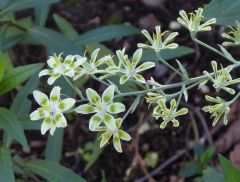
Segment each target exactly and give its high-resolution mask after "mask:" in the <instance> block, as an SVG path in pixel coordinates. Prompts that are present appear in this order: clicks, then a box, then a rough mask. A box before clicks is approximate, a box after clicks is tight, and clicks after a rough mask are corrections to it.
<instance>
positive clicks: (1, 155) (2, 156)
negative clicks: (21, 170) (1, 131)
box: [0, 147, 15, 182]
mask: <svg viewBox="0 0 240 182" xmlns="http://www.w3.org/2000/svg"><path fill="white" fill-rule="evenodd" d="M0 181H1V182H15V178H14V173H13V164H12V159H11V152H10V151H9V150H8V149H6V148H3V147H2V148H0Z"/></svg>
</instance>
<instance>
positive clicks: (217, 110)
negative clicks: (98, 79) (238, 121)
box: [203, 95, 230, 126]
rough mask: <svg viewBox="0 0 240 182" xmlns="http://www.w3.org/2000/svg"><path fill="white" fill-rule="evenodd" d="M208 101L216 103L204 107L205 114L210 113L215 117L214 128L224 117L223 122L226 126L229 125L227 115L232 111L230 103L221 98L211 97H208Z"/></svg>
mask: <svg viewBox="0 0 240 182" xmlns="http://www.w3.org/2000/svg"><path fill="white" fill-rule="evenodd" d="M205 98H206V100H207V101H210V102H213V103H216V104H215V105H208V106H205V107H203V111H204V112H209V113H210V114H211V117H214V120H213V124H212V125H213V126H215V125H216V124H217V123H218V121H219V120H220V119H221V118H222V117H223V122H224V124H225V125H227V123H228V119H227V115H228V113H229V111H230V107H229V102H226V101H225V100H223V99H222V98H220V97H216V98H214V97H211V96H208V95H206V97H205Z"/></svg>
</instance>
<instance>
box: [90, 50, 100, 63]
mask: <svg viewBox="0 0 240 182" xmlns="http://www.w3.org/2000/svg"><path fill="white" fill-rule="evenodd" d="M99 51H100V48H97V49H95V50H94V51H93V52H92V54H91V59H90V61H89V62H90V64H94V63H95V62H96V59H97V56H98V52H99Z"/></svg>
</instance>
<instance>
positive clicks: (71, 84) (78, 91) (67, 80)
mask: <svg viewBox="0 0 240 182" xmlns="http://www.w3.org/2000/svg"><path fill="white" fill-rule="evenodd" d="M63 77H64V79H65V80H66V82H67V83H68V84H69V85H70V87H72V89H73V90H74V91H75V92H76V93H77V94H78V96H79V97H80V98H81V99H82V100H84V99H85V98H84V96H83V94H82V91H81V90H79V89H78V88H77V87H75V86H74V85H73V83H72V82H71V81H70V80H69V79H68V78H67V77H66V76H63Z"/></svg>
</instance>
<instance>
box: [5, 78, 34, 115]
mask: <svg viewBox="0 0 240 182" xmlns="http://www.w3.org/2000/svg"><path fill="white" fill-rule="evenodd" d="M38 84H39V77H38V73H37V74H35V75H34V76H33V77H32V78H30V79H29V80H28V81H27V83H26V84H25V86H24V87H22V88H21V89H20V90H19V92H18V93H17V96H16V97H15V99H14V101H13V103H12V105H11V108H10V110H11V111H12V112H14V113H15V114H27V113H29V112H30V109H31V101H30V100H29V99H28V95H29V94H30V93H32V92H33V91H34V90H35V89H36V88H37V87H38Z"/></svg>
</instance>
